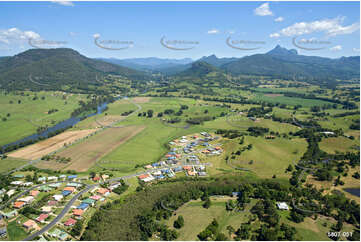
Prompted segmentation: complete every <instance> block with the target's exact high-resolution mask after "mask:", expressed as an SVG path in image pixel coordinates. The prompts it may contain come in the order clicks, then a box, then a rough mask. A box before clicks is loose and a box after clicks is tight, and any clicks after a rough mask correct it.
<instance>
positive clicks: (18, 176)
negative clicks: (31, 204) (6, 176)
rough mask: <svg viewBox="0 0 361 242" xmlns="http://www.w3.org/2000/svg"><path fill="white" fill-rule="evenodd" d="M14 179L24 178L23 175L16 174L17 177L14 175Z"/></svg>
mask: <svg viewBox="0 0 361 242" xmlns="http://www.w3.org/2000/svg"><path fill="white" fill-rule="evenodd" d="M14 178H17V179H21V178H24V175H23V174H17V175H14Z"/></svg>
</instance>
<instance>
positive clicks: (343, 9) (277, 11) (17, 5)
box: [0, 1, 360, 59]
mask: <svg viewBox="0 0 361 242" xmlns="http://www.w3.org/2000/svg"><path fill="white" fill-rule="evenodd" d="M0 9H1V15H0V56H9V55H15V54H18V53H20V52H23V51H25V50H27V49H31V48H54V47H64V48H72V49H75V50H77V51H78V52H80V53H81V54H83V55H85V56H88V57H91V58H95V57H105V58H118V59H125V58H140V57H159V58H173V59H182V58H192V59H198V58H201V57H202V56H209V55H212V54H215V55H216V56H217V57H242V56H247V55H253V54H258V53H265V52H267V51H269V50H271V49H273V48H274V47H275V46H276V45H280V46H282V47H285V48H287V49H296V50H297V51H298V53H299V54H302V55H312V56H323V57H330V58H339V57H341V56H355V55H359V54H360V30H359V29H360V3H359V2H283V1H275V2H273V1H268V2H79V1H73V2H68V1H49V2H0Z"/></svg>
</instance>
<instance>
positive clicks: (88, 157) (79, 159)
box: [38, 126, 144, 172]
mask: <svg viewBox="0 0 361 242" xmlns="http://www.w3.org/2000/svg"><path fill="white" fill-rule="evenodd" d="M143 129H144V127H143V126H128V127H123V128H109V129H106V130H105V131H102V132H100V133H99V134H97V135H94V136H92V137H90V138H89V139H87V140H85V141H84V142H81V143H79V144H76V145H74V146H71V147H69V148H66V149H65V150H62V151H61V152H59V153H57V155H59V156H61V157H70V158H71V162H70V165H68V164H62V167H61V169H67V170H75V171H79V172H83V171H87V170H88V169H89V168H90V167H92V166H93V165H94V164H95V162H96V161H97V160H98V159H100V158H101V157H103V156H104V155H106V154H107V153H109V152H110V151H112V150H113V149H115V148H116V147H118V146H119V145H121V144H122V143H124V142H126V141H127V140H129V139H130V138H132V137H133V136H134V135H136V134H138V133H139V132H140V131H142V130H143ZM51 163H56V162H42V163H39V165H38V166H39V167H42V168H50V169H51V168H52V164H51Z"/></svg>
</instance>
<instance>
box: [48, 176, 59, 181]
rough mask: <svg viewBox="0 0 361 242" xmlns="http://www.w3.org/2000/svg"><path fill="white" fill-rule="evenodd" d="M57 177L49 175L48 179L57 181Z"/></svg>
mask: <svg viewBox="0 0 361 242" xmlns="http://www.w3.org/2000/svg"><path fill="white" fill-rule="evenodd" d="M57 180H58V178H57V177H56V176H49V177H48V181H57Z"/></svg>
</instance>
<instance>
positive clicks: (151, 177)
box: [143, 176, 155, 182]
mask: <svg viewBox="0 0 361 242" xmlns="http://www.w3.org/2000/svg"><path fill="white" fill-rule="evenodd" d="M154 179H155V178H154V177H153V176H148V177H147V178H144V179H143V181H144V182H150V181H153V180H154Z"/></svg>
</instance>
